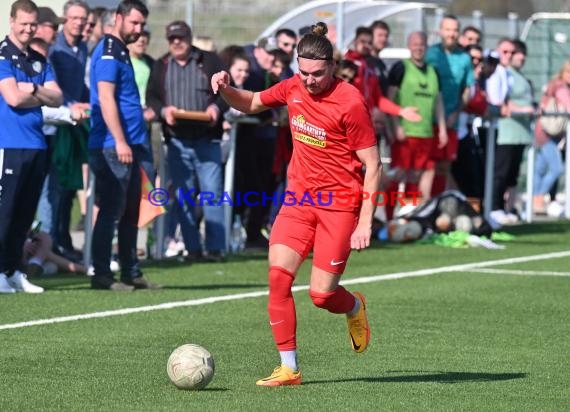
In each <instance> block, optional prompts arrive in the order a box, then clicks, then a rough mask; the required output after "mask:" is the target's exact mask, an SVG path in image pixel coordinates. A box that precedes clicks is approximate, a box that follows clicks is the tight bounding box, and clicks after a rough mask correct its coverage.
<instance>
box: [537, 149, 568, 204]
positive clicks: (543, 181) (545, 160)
mask: <svg viewBox="0 0 570 412" xmlns="http://www.w3.org/2000/svg"><path fill="white" fill-rule="evenodd" d="M563 170H564V165H563V164H562V156H561V154H560V150H559V149H558V146H557V145H556V143H555V142H553V141H552V140H548V142H546V143H545V144H544V145H542V146H541V147H540V148H538V149H537V150H536V159H535V161H534V189H533V192H534V194H535V195H545V194H547V193H548V192H550V188H551V187H552V185H553V184H554V182H555V181H556V179H558V177H559V176H560V175H561V174H562V172H563Z"/></svg>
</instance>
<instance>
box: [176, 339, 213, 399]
mask: <svg viewBox="0 0 570 412" xmlns="http://www.w3.org/2000/svg"><path fill="white" fill-rule="evenodd" d="M166 372H167V373H168V377H169V378H170V380H171V381H172V383H173V384H174V385H175V386H176V387H178V388H179V389H192V390H199V389H203V388H205V387H206V385H208V384H209V383H210V381H211V380H212V378H213V377H214V358H213V357H212V354H211V353H210V352H208V351H207V350H206V349H205V348H203V347H202V346H200V345H195V344H193V343H189V344H186V345H182V346H179V347H178V348H176V349H175V350H174V352H172V353H171V354H170V357H169V358H168V363H167V364H166Z"/></svg>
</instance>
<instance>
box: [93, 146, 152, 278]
mask: <svg viewBox="0 0 570 412" xmlns="http://www.w3.org/2000/svg"><path fill="white" fill-rule="evenodd" d="M131 149H132V151H133V163H131V164H125V163H121V162H119V159H118V157H117V152H116V150H115V148H108V149H99V150H90V151H89V166H90V167H91V170H93V173H94V174H95V179H96V180H95V192H96V200H97V205H98V206H99V213H98V215H97V220H96V221H95V227H94V228H93V248H92V253H93V267H94V269H95V276H93V278H92V280H91V283H92V285H93V284H96V285H99V286H110V285H111V284H112V283H113V282H114V279H113V273H112V272H111V270H110V269H109V266H110V264H111V254H112V244H113V236H114V234H115V229H117V228H118V237H119V263H120V265H121V280H126V281H128V280H131V279H133V278H136V277H139V276H142V273H141V270H140V266H139V260H138V257H137V234H138V220H139V205H140V199H141V174H140V161H139V159H141V158H143V157H144V156H146V154H145V153H144V152H145V150H146V149H145V147H144V146H143V145H134V146H131Z"/></svg>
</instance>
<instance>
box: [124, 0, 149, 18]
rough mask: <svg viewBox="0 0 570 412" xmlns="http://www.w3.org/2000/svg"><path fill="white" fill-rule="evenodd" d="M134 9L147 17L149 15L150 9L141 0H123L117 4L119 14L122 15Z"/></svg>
mask: <svg viewBox="0 0 570 412" xmlns="http://www.w3.org/2000/svg"><path fill="white" fill-rule="evenodd" d="M132 10H137V11H138V12H140V14H142V15H143V16H144V17H145V18H146V17H148V9H147V7H146V5H145V4H144V3H143V2H142V1H140V0H123V1H122V2H120V3H119V5H118V6H117V14H120V15H121V16H127V15H128V14H130V12H131V11H132Z"/></svg>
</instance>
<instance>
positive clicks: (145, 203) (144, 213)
mask: <svg viewBox="0 0 570 412" xmlns="http://www.w3.org/2000/svg"><path fill="white" fill-rule="evenodd" d="M153 189H154V185H153V184H152V183H151V181H150V180H149V178H148V176H147V175H146V173H145V171H144V170H143V169H142V168H141V202H140V210H139V224H138V226H139V228H140V227H144V226H146V225H147V224H148V223H150V222H151V221H152V220H153V219H154V218H155V217H157V216H160V215H161V214H163V213H165V212H166V209H165V208H164V206H159V205H156V204H152V203H151V202H150V201H149V199H148V197H149V194H151V193H152V190H153Z"/></svg>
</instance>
